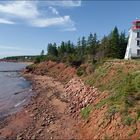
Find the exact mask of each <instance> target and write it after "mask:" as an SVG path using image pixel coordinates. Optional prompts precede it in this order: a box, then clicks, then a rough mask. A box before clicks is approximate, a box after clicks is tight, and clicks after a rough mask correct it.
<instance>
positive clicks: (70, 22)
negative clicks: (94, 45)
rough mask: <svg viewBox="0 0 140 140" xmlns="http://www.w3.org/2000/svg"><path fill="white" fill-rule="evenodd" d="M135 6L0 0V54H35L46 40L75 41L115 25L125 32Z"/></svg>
mask: <svg viewBox="0 0 140 140" xmlns="http://www.w3.org/2000/svg"><path fill="white" fill-rule="evenodd" d="M139 6H140V1H130V0H129V1H126V0H124V1H121V0H118V1H113V0H112V1H111V0H109V1H105V0H104V1H101V0H98V1H95V0H89V1H87V0H82V1H81V0H66V1H64V0H57V1H55V0H51V1H49V0H42V1H41V0H35V1H34V0H25V1H24V0H18V1H17V0H10V1H8V0H0V58H2V57H6V56H18V55H39V54H40V52H41V50H42V49H44V50H45V52H46V51H47V44H48V43H53V42H56V43H57V44H60V42H61V41H68V40H71V41H72V42H74V43H76V42H77V39H78V38H79V37H82V36H88V35H89V33H90V32H91V33H95V32H96V33H97V36H98V38H99V39H101V38H102V37H103V36H104V35H108V34H109V33H110V32H111V30H112V29H113V28H114V27H115V26H117V27H118V29H119V31H120V32H121V31H125V32H126V34H128V30H129V28H130V27H131V23H132V21H134V20H135V19H136V18H140V8H139Z"/></svg>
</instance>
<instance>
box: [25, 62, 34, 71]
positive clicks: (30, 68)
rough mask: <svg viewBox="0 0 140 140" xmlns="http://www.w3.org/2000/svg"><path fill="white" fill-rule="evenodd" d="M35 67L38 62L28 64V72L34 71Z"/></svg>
mask: <svg viewBox="0 0 140 140" xmlns="http://www.w3.org/2000/svg"><path fill="white" fill-rule="evenodd" d="M35 68H36V64H32V65H28V66H26V69H27V70H28V72H31V71H34V70H35Z"/></svg>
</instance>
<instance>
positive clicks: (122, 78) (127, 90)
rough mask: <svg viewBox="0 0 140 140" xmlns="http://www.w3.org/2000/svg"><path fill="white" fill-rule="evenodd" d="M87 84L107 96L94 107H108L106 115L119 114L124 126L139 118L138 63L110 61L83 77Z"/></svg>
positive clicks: (139, 82) (139, 73)
mask: <svg viewBox="0 0 140 140" xmlns="http://www.w3.org/2000/svg"><path fill="white" fill-rule="evenodd" d="M84 80H85V82H86V83H87V84H90V85H92V86H93V85H94V86H96V87H97V88H99V89H100V90H101V91H105V90H107V91H109V96H108V97H107V98H105V99H104V100H101V101H100V103H98V104H97V105H96V108H101V107H102V106H103V105H108V107H109V108H108V113H109V114H111V115H113V114H115V113H116V112H119V113H121V115H122V120H123V122H124V124H127V125H131V123H132V122H134V121H136V120H138V119H139V117H140V61H138V60H137V61H136V60H131V61H124V60H112V61H107V62H105V63H104V64H103V65H101V66H98V68H97V69H96V70H95V72H94V73H93V74H91V75H89V76H87V77H84Z"/></svg>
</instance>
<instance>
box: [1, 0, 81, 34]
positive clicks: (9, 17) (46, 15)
mask: <svg viewBox="0 0 140 140" xmlns="http://www.w3.org/2000/svg"><path fill="white" fill-rule="evenodd" d="M43 4H44V5H43V8H41V7H40V2H39V1H10V2H5V3H0V23H3V24H14V23H20V22H21V21H22V23H25V24H28V25H30V26H34V27H49V26H60V27H61V28H62V27H63V28H64V29H63V31H75V30H76V27H75V24H74V21H72V19H71V17H70V15H63V16H61V15H60V13H59V12H58V10H57V9H56V8H55V7H54V6H61V7H62V6H63V7H77V6H80V5H81V1H79V0H78V1H77V0H75V1H74V0H70V1H64V0H62V1H45V2H43ZM52 6H53V7H52ZM3 15H4V17H3ZM5 17H6V18H5Z"/></svg>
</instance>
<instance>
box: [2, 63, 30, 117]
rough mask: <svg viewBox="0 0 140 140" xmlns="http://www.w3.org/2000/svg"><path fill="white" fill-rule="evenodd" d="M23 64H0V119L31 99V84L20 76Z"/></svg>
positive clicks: (24, 65)
mask: <svg viewBox="0 0 140 140" xmlns="http://www.w3.org/2000/svg"><path fill="white" fill-rule="evenodd" d="M25 67H26V64H25V63H8V62H0V119H1V118H3V117H5V116H8V115H9V114H12V113H14V112H16V111H18V110H19V109H21V108H22V107H23V105H25V104H26V103H27V102H28V101H29V100H30V97H31V95H32V94H31V92H32V91H31V83H30V82H29V81H27V80H26V79H24V78H23V77H22V76H21V75H20V71H21V70H22V69H24V68H25Z"/></svg>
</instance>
